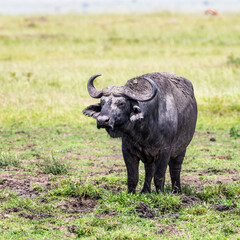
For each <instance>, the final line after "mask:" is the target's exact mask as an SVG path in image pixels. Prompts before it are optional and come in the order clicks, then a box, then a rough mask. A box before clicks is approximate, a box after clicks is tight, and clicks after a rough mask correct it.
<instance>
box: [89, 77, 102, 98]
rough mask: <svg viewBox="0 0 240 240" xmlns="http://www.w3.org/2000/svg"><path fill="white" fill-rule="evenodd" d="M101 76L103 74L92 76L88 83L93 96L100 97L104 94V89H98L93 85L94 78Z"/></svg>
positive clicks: (90, 93)
mask: <svg viewBox="0 0 240 240" xmlns="http://www.w3.org/2000/svg"><path fill="white" fill-rule="evenodd" d="M99 76H101V74H97V75H93V76H91V77H90V78H89V80H88V83H87V89H88V93H89V95H90V96H91V97H92V98H100V97H101V96H102V95H103V93H102V91H98V90H97V89H96V88H95V87H94V85H93V81H94V79H95V78H97V77H99Z"/></svg>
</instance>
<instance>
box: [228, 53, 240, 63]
mask: <svg viewBox="0 0 240 240" xmlns="http://www.w3.org/2000/svg"><path fill="white" fill-rule="evenodd" d="M227 63H228V64H234V65H240V57H235V56H233V55H230V56H228V61H227Z"/></svg>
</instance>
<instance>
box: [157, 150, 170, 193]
mask: <svg viewBox="0 0 240 240" xmlns="http://www.w3.org/2000/svg"><path fill="white" fill-rule="evenodd" d="M169 158H170V151H167V152H163V153H161V154H160V156H159V157H158V159H157V161H156V163H155V173H154V184H155V187H156V191H157V192H158V193H159V192H163V191H164V184H165V174H166V169H167V165H168V162H169Z"/></svg>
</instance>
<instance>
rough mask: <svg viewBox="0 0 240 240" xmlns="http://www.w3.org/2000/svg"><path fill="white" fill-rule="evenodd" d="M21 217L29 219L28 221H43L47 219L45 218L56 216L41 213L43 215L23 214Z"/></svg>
mask: <svg viewBox="0 0 240 240" xmlns="http://www.w3.org/2000/svg"><path fill="white" fill-rule="evenodd" d="M19 217H22V218H27V219H30V220H41V219H45V218H51V217H54V215H52V214H49V213H44V212H41V213H38V214H33V213H28V212H22V213H20V214H19Z"/></svg>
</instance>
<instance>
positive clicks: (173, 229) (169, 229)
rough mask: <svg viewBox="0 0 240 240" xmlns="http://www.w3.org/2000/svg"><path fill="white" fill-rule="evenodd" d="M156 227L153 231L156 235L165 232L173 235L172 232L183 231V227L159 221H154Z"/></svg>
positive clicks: (179, 232) (178, 232) (180, 232)
mask: <svg viewBox="0 0 240 240" xmlns="http://www.w3.org/2000/svg"><path fill="white" fill-rule="evenodd" d="M156 227H159V230H157V231H155V232H154V233H155V234H156V235H160V234H165V233H167V234H168V235H173V234H182V233H183V232H184V230H183V229H178V228H177V224H170V225H164V224H161V223H156Z"/></svg>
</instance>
